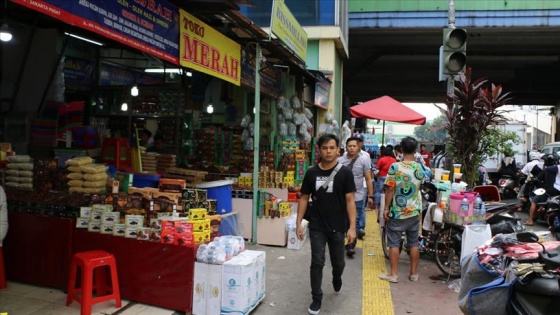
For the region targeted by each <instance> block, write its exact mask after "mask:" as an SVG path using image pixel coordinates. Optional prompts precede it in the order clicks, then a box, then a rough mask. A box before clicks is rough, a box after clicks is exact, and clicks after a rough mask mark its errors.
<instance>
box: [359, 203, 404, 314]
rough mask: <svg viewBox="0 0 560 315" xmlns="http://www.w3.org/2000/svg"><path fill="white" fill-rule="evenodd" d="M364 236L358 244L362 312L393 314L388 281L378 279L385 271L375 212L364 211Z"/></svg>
mask: <svg viewBox="0 0 560 315" xmlns="http://www.w3.org/2000/svg"><path fill="white" fill-rule="evenodd" d="M366 233H367V234H366V237H365V238H364V241H363V242H358V246H357V247H360V245H361V248H362V249H363V251H362V256H363V258H362V259H363V261H362V265H363V267H362V270H363V271H362V278H363V279H362V314H364V315H373V314H375V315H378V314H379V315H381V314H382V315H394V314H395V312H394V309H393V297H392V296H391V289H390V287H389V282H387V281H383V280H380V279H379V278H378V277H379V274H380V273H383V272H387V267H386V265H385V256H383V248H382V246H381V231H380V229H379V224H378V223H377V217H376V214H375V213H374V212H373V211H366Z"/></svg>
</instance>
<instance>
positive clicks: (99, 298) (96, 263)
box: [66, 250, 121, 315]
mask: <svg viewBox="0 0 560 315" xmlns="http://www.w3.org/2000/svg"><path fill="white" fill-rule="evenodd" d="M78 267H80V268H81V287H78V288H77V287H76V276H77V274H78ZM98 267H100V268H98ZM106 267H109V269H110V272H111V286H107V275H106V274H105V269H106ZM94 275H95V277H94ZM68 278H69V279H68V295H67V296H66V306H69V305H70V304H72V301H73V300H76V301H78V302H79V303H80V304H81V305H82V307H81V314H82V315H89V314H91V307H92V306H93V304H96V303H100V302H105V301H109V300H115V302H116V307H117V308H120V307H121V293H120V290H119V278H118V276H117V262H116V261H115V257H114V256H113V255H112V254H110V253H108V252H106V251H102V250H92V251H88V252H81V253H76V254H74V256H73V257H72V262H71V264H70V276H69V277H68ZM94 280H95V284H94V283H93V282H94ZM94 289H95V293H96V296H95V297H94V296H93V290H94ZM107 292H109V294H107ZM80 293H81V294H80Z"/></svg>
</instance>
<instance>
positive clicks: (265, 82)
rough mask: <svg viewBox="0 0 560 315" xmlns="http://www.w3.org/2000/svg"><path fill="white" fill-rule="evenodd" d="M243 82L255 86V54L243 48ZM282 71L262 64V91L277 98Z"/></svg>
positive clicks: (244, 84) (248, 85) (245, 84)
mask: <svg viewBox="0 0 560 315" xmlns="http://www.w3.org/2000/svg"><path fill="white" fill-rule="evenodd" d="M241 56H242V57H241V84H242V85H243V86H246V87H249V88H252V89H254V88H255V59H256V58H255V54H253V53H250V52H249V51H247V50H246V49H242V50H241ZM281 73H282V72H281V71H280V70H278V69H276V68H275V67H268V66H266V65H262V66H261V93H262V94H265V95H268V96H270V97H273V98H276V97H278V95H280V87H281V83H282V80H281V79H282V78H281Z"/></svg>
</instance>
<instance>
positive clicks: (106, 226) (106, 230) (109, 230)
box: [100, 223, 115, 235]
mask: <svg viewBox="0 0 560 315" xmlns="http://www.w3.org/2000/svg"><path fill="white" fill-rule="evenodd" d="M114 227H115V224H114V223H101V226H100V228H101V230H100V232H101V234H109V235H112V234H113V229H114Z"/></svg>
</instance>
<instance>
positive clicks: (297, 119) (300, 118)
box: [293, 112, 306, 126]
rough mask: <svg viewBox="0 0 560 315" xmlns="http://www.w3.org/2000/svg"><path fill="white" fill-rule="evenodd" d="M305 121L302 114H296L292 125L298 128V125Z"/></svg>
mask: <svg viewBox="0 0 560 315" xmlns="http://www.w3.org/2000/svg"><path fill="white" fill-rule="evenodd" d="M305 119H306V118H305V115H304V114H301V113H297V112H296V113H294V116H293V120H294V124H296V125H298V126H299V125H301V124H303V123H304V121H305Z"/></svg>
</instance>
